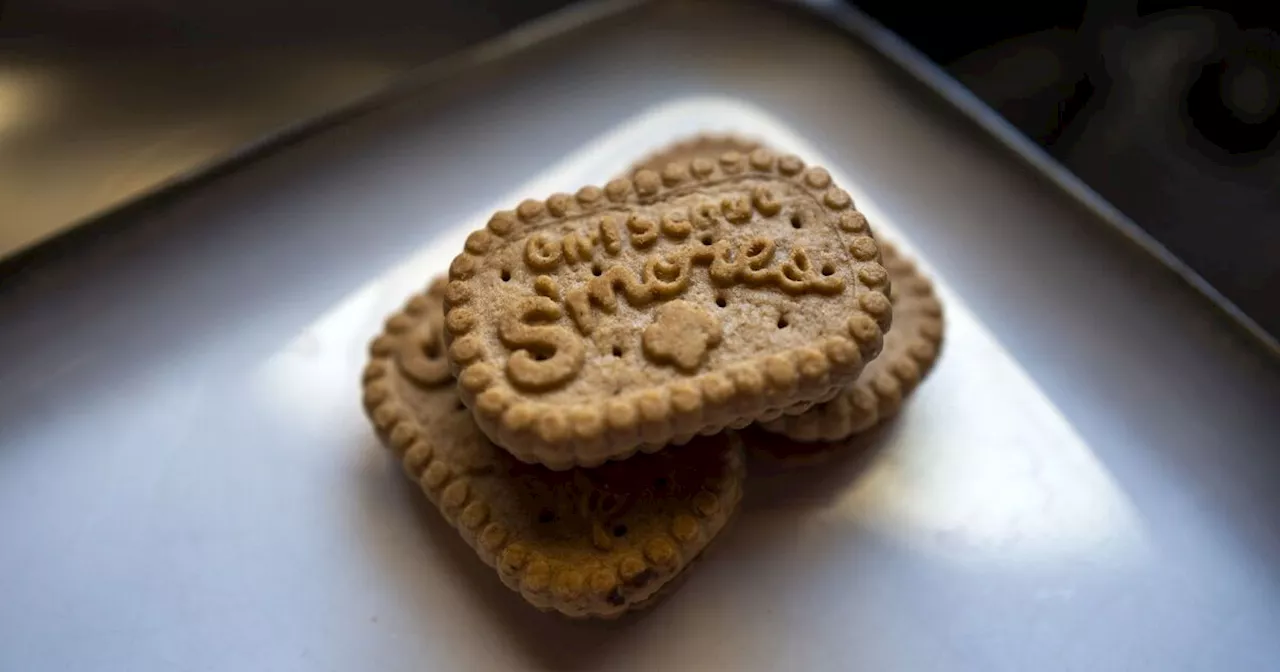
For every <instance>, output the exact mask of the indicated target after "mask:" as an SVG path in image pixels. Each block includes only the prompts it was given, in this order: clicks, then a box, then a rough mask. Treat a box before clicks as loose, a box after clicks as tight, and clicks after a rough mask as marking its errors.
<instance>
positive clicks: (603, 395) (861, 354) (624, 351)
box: [445, 149, 892, 469]
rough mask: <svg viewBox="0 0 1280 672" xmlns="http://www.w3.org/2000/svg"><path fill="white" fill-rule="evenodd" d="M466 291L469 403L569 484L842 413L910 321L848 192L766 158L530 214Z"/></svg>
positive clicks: (461, 365)
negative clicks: (674, 451)
mask: <svg viewBox="0 0 1280 672" xmlns="http://www.w3.org/2000/svg"><path fill="white" fill-rule="evenodd" d="M449 278H450V282H449V285H448V287H447V289H446V290H445V310H446V316H445V330H446V334H447V339H448V344H449V349H448V359H449V361H450V364H451V366H452V369H453V371H454V373H455V374H456V375H457V378H458V389H459V394H460V397H461V398H462V400H463V402H464V403H465V404H466V405H467V406H468V407H469V408H470V409H471V410H472V411H473V413H474V416H475V418H476V422H477V424H478V425H479V427H480V429H481V430H482V431H483V432H484V433H485V434H486V435H487V436H489V437H490V439H492V440H493V441H494V442H495V443H497V444H499V445H501V446H502V447H504V448H506V449H507V450H508V451H510V452H511V453H512V454H513V455H515V456H516V457H517V458H519V459H521V460H523V461H527V462H537V463H541V464H544V465H546V466H548V467H550V468H552V469H568V468H570V467H573V466H596V465H600V464H602V463H604V462H605V461H606V460H609V459H620V458H626V457H629V456H631V455H632V454H634V453H635V451H636V450H637V449H640V448H644V449H645V450H657V449H658V448H660V447H662V446H664V445H667V444H671V443H676V444H680V443H684V442H687V441H689V440H690V439H691V438H692V437H694V436H696V435H699V434H714V433H715V432H718V431H720V430H722V429H724V428H725V427H741V426H745V425H747V424H749V423H751V422H754V421H760V420H770V419H774V418H777V417H779V416H780V415H782V414H783V413H784V412H799V411H801V410H804V409H806V408H808V407H809V406H810V405H812V404H814V403H819V402H823V401H828V400H830V399H832V398H834V397H835V395H836V394H838V393H839V392H840V391H841V390H842V389H843V388H844V387H845V386H846V385H848V384H850V383H852V382H853V380H854V379H856V378H857V376H858V374H859V373H860V372H861V371H862V368H863V366H864V363H865V362H867V361H870V360H872V359H873V358H874V357H875V356H876V355H877V354H878V353H879V352H880V349H881V346H882V341H883V336H882V334H883V332H884V331H886V330H888V329H889V326H890V321H891V319H892V308H891V304H890V301H889V298H888V296H887V294H888V292H889V276H888V273H887V271H886V270H885V268H884V267H883V266H881V264H880V251H879V247H878V245H877V244H876V241H875V239H874V238H873V237H872V236H871V233H870V230H869V228H868V226H867V222H866V218H865V217H863V215H862V214H861V213H859V212H858V211H857V210H855V209H854V207H853V203H852V201H851V199H850V197H849V194H848V193H846V192H845V191H843V190H841V189H840V188H839V187H837V186H836V185H834V184H833V183H832V180H831V176H830V175H829V174H828V173H827V172H826V171H825V170H823V169H821V168H816V167H809V166H806V165H805V164H804V162H803V161H801V160H800V159H799V158H797V157H794V156H783V157H778V156H776V155H775V154H773V153H771V152H769V151H766V150H763V149H757V150H754V151H752V152H750V153H749V154H744V153H741V152H737V151H729V152H725V153H723V154H721V155H720V156H718V157H716V158H715V159H709V158H697V159H693V160H691V161H688V162H685V163H668V164H667V165H666V166H665V167H664V168H663V169H662V170H661V172H655V171H652V170H640V171H638V172H636V173H635V175H634V177H632V178H629V179H628V178H619V179H615V180H613V181H611V182H609V183H608V184H607V185H605V186H604V187H603V188H597V187H584V188H582V189H580V190H578V192H577V193H576V194H573V195H570V194H555V195H553V196H551V197H550V198H548V199H546V200H545V201H535V200H527V201H524V202H523V203H521V204H520V205H519V207H517V208H516V209H515V210H514V211H503V212H499V213H497V214H496V215H494V217H493V218H492V219H491V220H490V221H489V223H488V226H487V227H486V228H485V229H482V230H479V231H476V232H474V233H472V234H471V236H470V237H469V238H468V239H467V242H466V246H465V250H464V251H463V253H462V254H460V255H459V256H458V257H457V258H456V259H454V261H453V264H452V265H451V266H450V270H449Z"/></svg>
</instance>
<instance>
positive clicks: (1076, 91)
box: [0, 0, 1280, 335]
mask: <svg viewBox="0 0 1280 672" xmlns="http://www.w3.org/2000/svg"><path fill="white" fill-rule="evenodd" d="M570 4H572V3H570V2H566V1H564V0H469V2H466V3H454V2H442V1H432V0H419V1H418V2H408V1H406V0H364V2H361V3H350V2H338V1H337V0H305V1H303V0H254V1H252V2H250V1H247V0H223V1H221V2H166V1H162V0H113V1H112V2H97V1H94V0H8V1H3V0H0V257H3V256H6V255H8V254H11V253H13V252H15V251H18V250H21V249H23V248H25V247H28V246H30V245H32V244H33V243H35V242H37V241H39V240H41V239H43V238H45V237H47V236H49V235H51V234H52V233H55V232H57V231H59V230H63V229H65V228H66V227H68V226H70V225H72V224H73V223H75V222H78V221H81V220H83V219H85V218H89V217H91V216H92V215H93V214H95V213H98V212H101V211H103V210H104V209H106V208H108V207H110V206H112V205H114V204H118V203H121V202H124V201H126V200H128V199H129V198H131V197H133V196H136V195H138V194H140V193H143V192H144V191H146V190H148V189H150V188H153V187H154V186H155V185H156V184H157V183H160V182H163V181H165V180H167V179H170V178H172V177H173V176H175V175H180V174H183V173H184V172H188V171H191V170H193V169H195V168H197V167H198V166H200V165H202V164H205V163H207V162H208V161H210V160H213V159H215V158H217V157H220V156H225V155H226V154H227V153H228V152H231V151H233V150H235V149H236V148H238V147H242V146H244V145H245V144H246V143H248V142H251V141H253V140H255V139H258V138H261V137H263V136H265V135H267V134H269V133H271V132H273V131H276V130H278V129H280V128H283V127H285V126H288V125H289V124H291V123H294V122H296V121H298V120H300V119H304V118H307V117H309V116H313V115H315V114H316V113H318V112H321V111H323V110H327V109H332V108H334V107H336V106H338V105H341V104H343V103H346V102H350V101H353V100H356V99H359V98H360V97H362V96H364V95H367V94H368V93H369V92H371V91H373V90H376V89H377V88H379V87H381V86H383V85H385V84H387V83H388V82H390V81H392V80H393V79H394V78H395V77H396V76H398V75H401V74H403V73H404V72H406V71H407V70H409V69H411V68H413V67H415V66H419V65H421V64H423V63H426V62H429V61H432V60H434V59H437V58H440V57H442V56H445V55H447V54H450V53H454V52H456V51H458V50H459V49H461V48H463V47H466V46H469V45H474V44H476V43H478V42H480V41H482V40H484V39H486V38H490V37H494V36H496V35H499V34H501V33H503V32H505V31H507V30H509V29H511V28H513V27H515V26H518V25H521V24H524V23H526V22H528V21H529V20H531V19H533V18H536V17H539V16H543V15H545V14H546V13H548V12H551V11H554V10H557V9H560V8H563V7H565V6H567V5H570ZM851 4H854V5H856V6H857V7H858V8H860V9H861V10H862V11H864V12H866V13H867V14H869V15H870V16H872V17H873V18H874V19H876V20H877V21H879V22H880V23H882V24H883V25H884V26H886V27H887V28H889V29H890V30H892V31H894V32H896V33H897V34H898V35H900V36H902V37H903V38H905V39H906V40H907V41H908V42H910V43H911V44H912V45H914V46H915V47H916V48H917V49H919V50H920V51H922V52H923V53H924V54H926V55H927V56H928V57H929V58H930V59H932V60H933V61H934V62H936V63H937V64H939V65H941V66H942V67H943V68H945V69H946V70H947V71H948V72H949V73H951V74H952V75H953V76H954V77H955V78H956V79H958V80H959V81H960V82H962V83H963V84H964V85H966V86H967V87H968V88H969V89H970V90H972V91H973V92H974V93H975V94H977V95H978V96H979V97H980V98H981V99H982V100H984V101H986V102H987V103H988V104H989V105H990V106H991V107H992V108H994V109H995V110H996V111H998V112H999V113H1000V114H1002V115H1003V116H1004V117H1005V118H1006V119H1007V120H1008V121H1010V122H1011V123H1012V124H1013V125H1014V126H1016V127H1017V128H1018V129H1020V130H1021V131H1022V132H1023V133H1025V134H1026V135H1027V136H1028V137H1030V138H1031V139H1033V140H1035V141H1036V142H1037V143H1039V144H1040V145H1041V146H1043V147H1044V148H1045V149H1046V150H1047V151H1048V152H1049V153H1050V154H1051V155H1052V156H1054V157H1055V158H1056V159H1057V160H1059V161H1060V162H1062V163H1063V164H1064V165H1065V166H1067V167H1068V168H1069V169H1070V170H1072V171H1074V172H1075V173H1076V174H1077V175H1079V176H1080V177H1081V178H1082V179H1083V180H1084V181H1085V182H1086V183H1088V184H1089V185H1090V186H1091V187H1093V188H1094V189H1095V190H1097V191H1098V192H1099V193H1101V194H1102V195H1103V196H1104V197H1105V198H1106V199H1108V200H1109V201H1110V202H1111V203H1113V204H1114V205H1115V206H1117V207H1118V208H1119V209H1120V210H1121V211H1123V212H1124V213H1125V214H1126V215H1128V216H1129V217H1130V218H1132V219H1133V220H1134V221H1136V222H1137V223H1138V224H1139V225H1140V226H1141V227H1143V228H1144V229H1145V230H1147V231H1148V232H1149V233H1151V234H1152V235H1153V236H1154V237H1155V238H1156V239H1158V240H1159V241H1160V242H1161V243H1162V244H1164V245H1165V246H1166V247H1167V248H1169V249H1170V250H1171V251H1172V252H1173V253H1174V254H1176V255H1177V256H1178V257H1180V258H1181V259H1183V260H1184V261H1185V262H1186V263H1188V264H1189V265H1190V266H1191V267H1192V268H1194V269H1195V270H1196V271H1197V272H1198V273H1199V274H1200V275H1202V276H1203V277H1204V278H1206V279H1207V280H1208V281H1209V282H1210V283H1211V284H1212V285H1214V286H1215V287H1216V288H1217V289H1218V290H1219V291H1221V292H1222V293H1223V294H1225V295H1226V296H1227V297H1228V298H1229V299H1230V300H1232V301H1233V302H1234V303H1236V304H1237V305H1238V306H1240V307H1241V308H1242V309H1243V310H1244V311H1245V312H1246V313H1248V314H1249V315H1251V316H1252V317H1253V319H1255V320H1256V321H1257V322H1259V323H1260V324H1262V325H1263V327H1264V328H1265V329H1267V330H1268V331H1270V332H1271V333H1272V334H1273V335H1280V272H1278V271H1277V268H1278V267H1280V158H1278V156H1277V155H1278V152H1277V149H1278V148H1280V139H1278V135H1280V36H1278V34H1277V31H1278V30H1280V8H1278V6H1277V5H1276V3H1262V2H1249V3H1246V2H1237V3H1210V4H1194V5H1193V4H1188V3H1178V2H1137V1H1128V2H1123V1H1120V2H1102V1H1098V2H1083V1H1051V2H1040V3H1005V2H989V1H986V0H971V1H969V2H965V3H952V4H941V5H940V4H939V3H923V2H911V1H910V0H860V1H858V2H855V3H851ZM1034 224H1035V223H1034V222H1028V225H1029V226H1034Z"/></svg>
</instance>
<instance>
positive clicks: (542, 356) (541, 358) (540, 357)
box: [533, 352, 547, 362]
mask: <svg viewBox="0 0 1280 672" xmlns="http://www.w3.org/2000/svg"><path fill="white" fill-rule="evenodd" d="M533 359H534V361H538V362H545V361H547V353H545V352H535V353H533Z"/></svg>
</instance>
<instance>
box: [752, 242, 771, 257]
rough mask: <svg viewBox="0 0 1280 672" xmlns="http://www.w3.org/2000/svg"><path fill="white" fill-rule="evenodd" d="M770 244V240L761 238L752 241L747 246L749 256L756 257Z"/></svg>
mask: <svg viewBox="0 0 1280 672" xmlns="http://www.w3.org/2000/svg"><path fill="white" fill-rule="evenodd" d="M768 245H769V243H768V242H766V241H763V240H760V239H759V238H757V239H755V240H753V241H751V245H750V246H748V247H747V256H748V257H754V256H757V255H760V254H763V253H764V250H765V248H766V247H768Z"/></svg>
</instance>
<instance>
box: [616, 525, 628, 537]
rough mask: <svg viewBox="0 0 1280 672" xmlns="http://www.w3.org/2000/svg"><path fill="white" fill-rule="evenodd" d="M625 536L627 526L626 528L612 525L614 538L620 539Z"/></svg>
mask: <svg viewBox="0 0 1280 672" xmlns="http://www.w3.org/2000/svg"><path fill="white" fill-rule="evenodd" d="M626 534H627V526H626V525H614V526H613V536H615V537H621V536H625V535H626Z"/></svg>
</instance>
